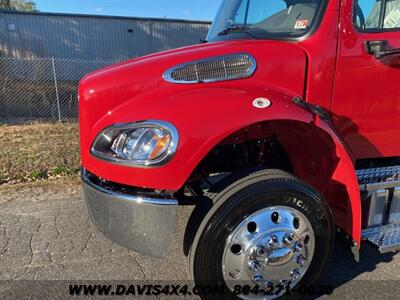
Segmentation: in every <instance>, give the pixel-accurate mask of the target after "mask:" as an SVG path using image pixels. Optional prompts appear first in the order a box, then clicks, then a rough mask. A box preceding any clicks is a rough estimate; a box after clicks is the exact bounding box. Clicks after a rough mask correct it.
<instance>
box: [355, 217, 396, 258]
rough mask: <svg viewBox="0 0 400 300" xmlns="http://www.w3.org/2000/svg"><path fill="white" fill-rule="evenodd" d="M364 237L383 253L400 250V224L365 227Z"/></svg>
mask: <svg viewBox="0 0 400 300" xmlns="http://www.w3.org/2000/svg"><path fill="white" fill-rule="evenodd" d="M362 237H363V238H364V239H366V240H368V241H370V242H371V243H373V244H375V245H376V246H377V247H378V250H379V252H381V253H387V252H393V251H399V250H400V224H389V225H384V226H380V227H374V228H369V229H364V230H363V231H362Z"/></svg>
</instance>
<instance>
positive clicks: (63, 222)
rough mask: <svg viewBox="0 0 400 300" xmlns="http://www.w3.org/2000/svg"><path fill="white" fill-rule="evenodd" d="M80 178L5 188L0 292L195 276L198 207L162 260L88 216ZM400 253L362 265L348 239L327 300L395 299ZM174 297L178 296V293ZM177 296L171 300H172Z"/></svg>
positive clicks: (31, 293) (0, 203) (0, 204)
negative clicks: (188, 246)
mask: <svg viewBox="0 0 400 300" xmlns="http://www.w3.org/2000/svg"><path fill="white" fill-rule="evenodd" d="M81 193H82V191H81V186H80V185H79V183H78V182H69V183H66V182H65V181H63V182H58V181H54V182H39V183H36V184H25V185H13V186H12V185H3V186H1V187H0V298H2V299H6V298H14V297H15V296H18V298H41V299H43V298H46V297H44V296H43V293H44V291H46V293H47V296H48V298H49V299H50V298H59V299H62V298H65V297H66V296H67V295H69V293H68V284H67V282H70V281H74V282H75V281H80V283H82V281H84V283H88V282H90V281H101V282H103V281H106V282H107V281H112V282H116V281H118V282H126V281H129V282H130V283H133V282H135V283H137V282H141V283H146V282H147V283H148V282H149V281H153V282H154V281H157V282H162V283H164V284H167V283H171V280H173V281H172V282H184V281H186V280H188V279H189V275H188V271H187V258H186V257H184V255H183V250H182V240H183V236H184V232H185V224H186V222H187V219H188V218H189V216H190V214H191V211H192V209H191V208H190V207H180V209H179V219H178V223H177V226H176V230H175V233H174V235H173V238H172V243H171V245H170V251H169V253H170V254H169V256H168V257H167V258H165V259H155V258H151V257H147V256H145V255H141V254H138V253H135V252H133V251H129V250H127V249H124V248H122V247H119V246H117V245H115V244H113V243H112V242H110V241H108V240H107V239H105V238H103V236H102V235H101V234H100V233H98V232H97V230H96V229H95V228H94V227H93V226H92V225H91V223H90V222H89V219H88V214H87V211H86V207H85V203H84V201H83V199H82V195H81ZM399 270H400V255H397V254H394V253H390V254H386V255H379V254H378V253H377V252H376V250H375V249H374V248H372V247H371V246H369V245H365V246H363V248H362V251H361V262H360V263H356V262H354V261H353V260H352V257H351V255H350V253H349V251H348V249H347V248H345V247H344V243H342V242H341V239H340V238H339V239H338V243H337V245H336V247H335V253H334V256H333V258H332V261H331V263H330V266H329V268H328V271H327V272H326V274H325V275H324V277H323V282H326V283H329V284H332V285H333V287H334V293H333V295H331V296H323V297H322V298H334V299H354V298H357V299H358V298H359V299H363V298H364V299H365V298H367V299H370V298H375V299H392V298H393V299H396V298H397V295H400V289H399V287H398V284H397V283H398V282H400V281H399V280H400V271H399ZM172 298H173V297H172ZM172 298H171V297H170V298H169V299H172Z"/></svg>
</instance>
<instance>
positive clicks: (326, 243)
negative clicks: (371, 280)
mask: <svg viewBox="0 0 400 300" xmlns="http://www.w3.org/2000/svg"><path fill="white" fill-rule="evenodd" d="M228 180H229V179H228ZM334 232H335V231H334V223H333V218H332V214H331V211H330V209H329V207H328V205H327V203H326V201H325V200H324V199H323V197H322V196H321V195H320V194H319V193H318V192H317V191H315V190H314V189H313V188H312V187H311V186H309V185H307V184H305V183H303V182H301V181H300V180H298V179H296V178H295V177H294V176H292V175H290V174H288V173H285V172H283V171H279V170H263V171H257V172H253V173H250V174H246V175H245V176H242V177H241V178H240V179H237V178H236V179H235V181H234V182H233V183H231V184H229V185H228V186H227V187H226V188H225V189H223V190H222V191H221V192H219V193H218V194H217V195H216V197H215V205H214V207H213V208H212V209H211V211H210V212H209V213H208V214H207V216H206V218H205V219H204V220H203V222H202V224H201V225H200V228H199V230H198V232H197V234H196V237H195V241H194V244H193V247H192V251H191V254H190V256H191V257H190V258H191V273H192V276H193V277H194V280H195V283H196V284H197V285H204V284H207V285H209V284H215V285H218V286H222V287H223V289H224V291H223V298H225V299H257V298H258V299H275V298H279V297H282V296H284V295H285V294H286V292H287V291H290V290H293V289H294V288H295V287H296V290H297V288H299V287H300V286H302V285H305V286H309V285H311V284H313V283H314V282H315V281H316V280H317V279H318V278H319V276H320V275H321V273H322V272H323V270H324V269H325V267H326V265H327V263H328V260H329V258H330V255H331V253H332V249H333V243H334ZM202 297H203V299H211V298H216V299H221V295H218V296H217V295H215V296H212V295H210V294H209V295H202Z"/></svg>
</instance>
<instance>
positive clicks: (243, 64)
mask: <svg viewBox="0 0 400 300" xmlns="http://www.w3.org/2000/svg"><path fill="white" fill-rule="evenodd" d="M256 66H257V64H256V60H255V59H254V57H253V56H251V55H250V54H247V53H240V54H232V55H224V56H216V57H211V58H207V59H202V60H195V61H192V62H189V63H186V64H182V65H178V66H175V67H173V68H171V69H169V70H167V71H166V72H165V73H164V75H163V78H164V79H165V80H166V81H168V82H173V83H203V82H216V81H225V80H234V79H241V78H247V77H250V76H251V75H253V73H254V71H255V70H256Z"/></svg>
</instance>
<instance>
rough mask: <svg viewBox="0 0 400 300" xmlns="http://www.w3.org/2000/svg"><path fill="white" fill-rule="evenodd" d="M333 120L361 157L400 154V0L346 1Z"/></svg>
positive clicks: (342, 17) (341, 17)
mask: <svg viewBox="0 0 400 300" xmlns="http://www.w3.org/2000/svg"><path fill="white" fill-rule="evenodd" d="M339 31H340V33H339V45H338V57H337V65H336V78H335V82H334V93H333V99H332V107H331V110H332V113H333V122H334V124H335V126H336V128H337V129H338V130H339V132H340V133H341V134H342V136H343V137H344V139H345V141H346V142H347V144H348V145H349V146H350V148H351V150H352V151H353V154H354V155H355V157H356V158H358V159H360V158H372V157H382V156H385V157H390V156H400V0H378V1H377V0H343V3H342V9H341V16H340V27H339Z"/></svg>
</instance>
